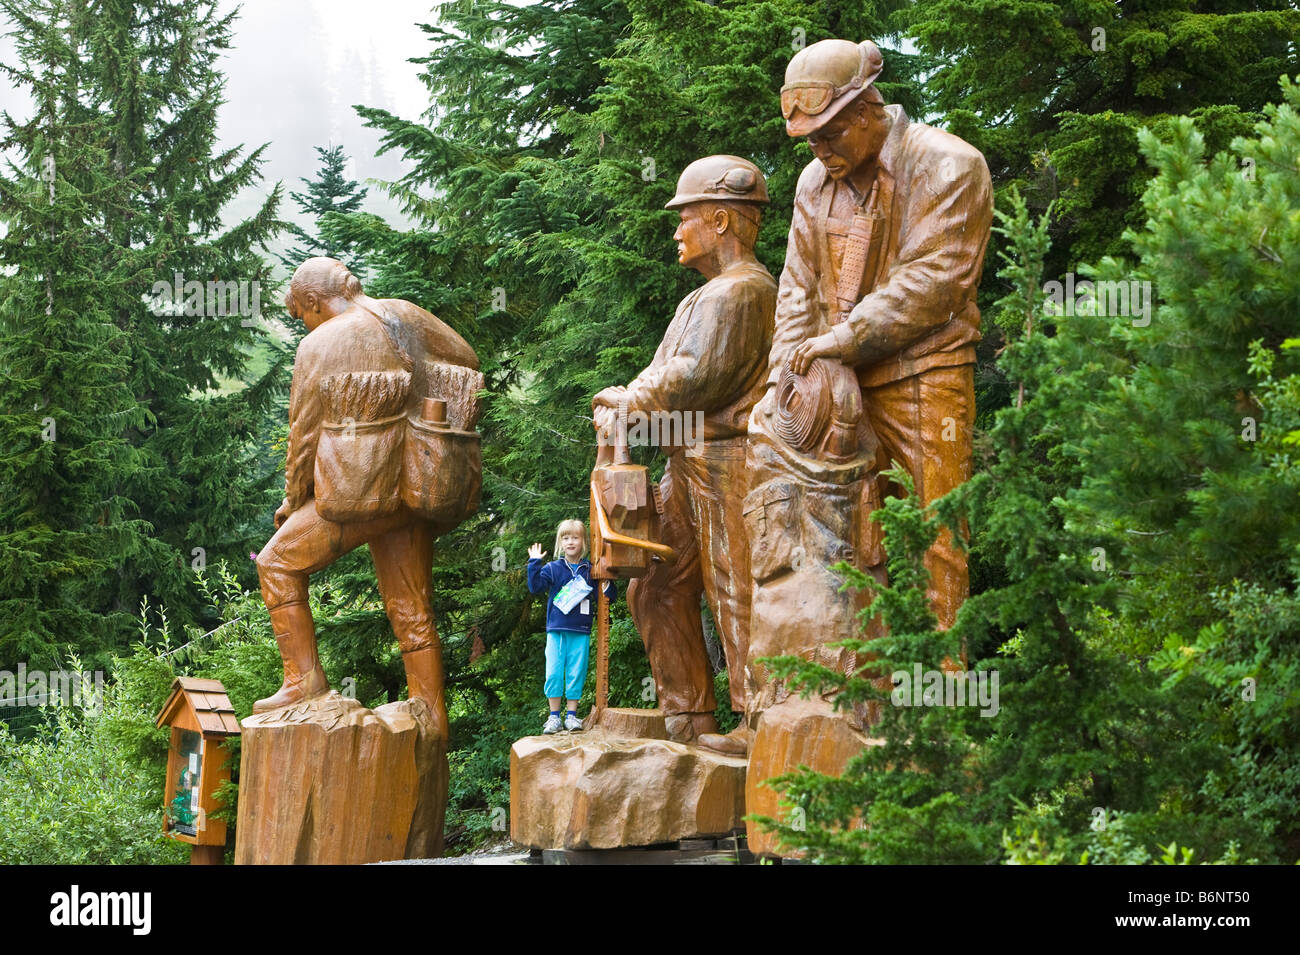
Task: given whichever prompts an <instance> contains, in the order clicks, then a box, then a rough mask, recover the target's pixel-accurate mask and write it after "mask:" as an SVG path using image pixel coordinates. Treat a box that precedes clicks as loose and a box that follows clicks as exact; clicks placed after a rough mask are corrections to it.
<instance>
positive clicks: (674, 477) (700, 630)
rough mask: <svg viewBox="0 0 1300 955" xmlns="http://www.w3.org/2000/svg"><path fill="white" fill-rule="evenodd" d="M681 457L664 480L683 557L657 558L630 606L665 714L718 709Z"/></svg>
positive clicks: (668, 537)
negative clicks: (670, 561)
mask: <svg viewBox="0 0 1300 955" xmlns="http://www.w3.org/2000/svg"><path fill="white" fill-rule="evenodd" d="M680 459H681V455H680V454H676V455H673V457H672V458H671V459H669V461H668V466H667V468H665V470H664V476H663V480H662V481H660V483H659V493H660V496H661V498H662V500H663V508H664V513H663V518H662V520H661V522H660V533H661V536H662V542H663V543H665V544H667V545H668V546H670V547H671V548H672V549H673V550H674V551H675V552H676V553H677V562H676V563H674V564H665V563H659V562H655V563H653V564H652V565H651V567H650V570H649V572H648V573H646V574H645V575H644V576H642V577H637V578H635V579H634V580H633V581H632V583H631V584H630V585H629V586H628V590H627V604H628V609H629V610H630V611H631V612H632V620H633V622H634V623H636V627H637V630H638V631H639V632H640V633H641V639H642V640H644V641H645V649H646V656H647V657H649V659H650V672H651V673H652V674H653V675H654V680H655V689H656V692H657V693H658V702H659V707H660V709H661V710H662V711H663V712H664V715H665V716H673V715H676V714H679V713H712V712H713V710H714V708H715V707H716V705H717V704H716V701H715V699H714V696H713V671H712V669H711V668H710V666H709V654H708V651H707V649H706V648H705V645H704V626H703V624H702V622H701V621H700V595H701V594H702V593H703V592H704V580H703V577H702V574H701V570H700V549H699V543H698V541H697V538H696V535H695V528H694V527H693V526H692V521H691V506H690V497H689V495H690V490H689V488H688V486H687V484H686V481H685V480H684V479H683V478H682V477H681V476H680V475H679V474H678V469H679V468H680V464H679V461H680Z"/></svg>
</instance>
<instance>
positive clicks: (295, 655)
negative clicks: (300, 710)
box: [253, 633, 330, 713]
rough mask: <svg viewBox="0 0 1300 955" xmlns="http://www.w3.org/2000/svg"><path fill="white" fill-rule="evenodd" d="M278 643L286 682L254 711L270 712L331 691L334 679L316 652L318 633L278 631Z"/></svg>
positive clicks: (257, 704) (276, 637)
mask: <svg viewBox="0 0 1300 955" xmlns="http://www.w3.org/2000/svg"><path fill="white" fill-rule="evenodd" d="M275 642H276V643H277V644H279V646H280V657H281V659H283V661H284V682H283V683H281V684H280V689H279V690H278V691H277V692H276V693H275V694H274V695H272V696H268V697H267V698H266V699H264V700H258V701H257V702H256V703H254V704H253V712H254V713H269V712H270V711H271V710H278V709H280V708H281V707H283V706H292V705H293V704H294V703H301V702H303V701H304V700H311V699H315V698H316V697H318V696H324V695H325V694H326V693H328V692H329V690H330V682H329V680H327V679H326V678H325V671H324V670H322V669H321V665H320V657H319V656H317V655H316V635H315V634H314V633H309V634H305V635H299V634H294V633H284V634H279V633H278V634H276V635H275Z"/></svg>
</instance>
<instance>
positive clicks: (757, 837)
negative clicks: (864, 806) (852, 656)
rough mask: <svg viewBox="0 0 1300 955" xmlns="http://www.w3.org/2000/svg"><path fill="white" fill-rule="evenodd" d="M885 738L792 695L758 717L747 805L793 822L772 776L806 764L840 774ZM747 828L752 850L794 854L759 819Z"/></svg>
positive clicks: (821, 704)
mask: <svg viewBox="0 0 1300 955" xmlns="http://www.w3.org/2000/svg"><path fill="white" fill-rule="evenodd" d="M883 742H884V741H883V740H879V739H873V738H872V737H869V736H867V735H865V734H864V733H862V732H860V731H859V730H856V729H854V728H853V726H852V725H850V722H849V720H848V719H847V718H846V717H845V715H844V714H843V713H836V712H835V711H834V710H833V709H832V708H831V705H830V704H829V703H827V702H826V701H824V700H820V699H817V698H813V699H810V700H804V699H800V698H799V697H796V696H792V697H789V698H787V699H786V700H785V701H784V702H782V703H779V704H777V705H776V706H772V707H769V708H768V709H766V710H764V711H763V714H762V715H761V716H760V717H759V720H758V728H757V730H756V732H755V733H754V740H753V743H752V744H751V745H750V749H749V776H748V779H747V780H746V781H745V805H746V806H747V807H748V810H749V812H750V813H753V814H756V815H761V816H768V817H770V818H772V819H780V820H782V821H784V822H792V821H793V820H791V819H790V816H789V812H790V811H789V810H787V809H782V808H781V806H780V795H779V794H778V793H777V791H776V790H774V789H772V788H771V787H770V786H768V785H767V784H766V781H767V780H769V779H772V778H773V777H775V776H781V775H783V774H785V773H793V772H796V771H797V770H798V769H799V767H801V766H807V767H808V768H809V769H813V770H816V771H817V772H820V773H826V774H828V775H831V776H839V775H842V774H843V773H844V768H845V767H846V766H847V765H848V763H849V760H851V759H852V758H853V757H854V756H856V755H858V754H859V753H861V752H862V751H863V750H864V749H865V748H866V747H868V746H880V745H882V744H883ZM745 826H746V832H747V834H748V836H749V848H750V851H751V852H753V853H754V854H755V855H759V856H778V855H784V856H786V857H793V854H792V853H790V852H788V851H784V850H781V849H780V846H779V844H778V842H777V838H776V836H775V835H773V834H771V833H768V832H765V831H764V830H763V829H762V827H761V826H759V825H758V824H757V823H754V822H747V823H746V824H745Z"/></svg>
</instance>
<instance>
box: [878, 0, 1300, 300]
mask: <svg viewBox="0 0 1300 955" xmlns="http://www.w3.org/2000/svg"><path fill="white" fill-rule="evenodd" d="M899 22H900V23H901V24H903V25H904V26H905V28H906V29H907V31H908V32H909V33H910V34H911V35H913V36H915V37H916V39H917V44H918V46H919V47H920V49H921V51H922V52H923V53H925V54H928V55H929V56H931V57H933V58H934V59H935V60H937V61H938V62H939V63H940V64H942V65H941V66H940V68H939V69H938V70H936V71H935V72H934V74H933V75H932V76H931V78H930V89H931V91H932V92H933V94H934V100H933V104H932V105H933V107H934V108H935V109H936V110H937V111H938V112H939V114H940V115H941V116H943V117H944V121H945V122H946V124H947V125H948V127H949V128H950V129H951V130H952V131H953V132H954V133H956V134H957V135H959V136H961V137H963V138H964V139H967V140H968V141H969V142H971V143H972V144H973V145H975V146H976V147H977V148H978V149H980V150H981V151H982V152H983V153H984V155H985V158H986V159H987V160H988V164H989V170H990V171H991V172H992V174H993V181H994V184H995V185H996V186H997V187H998V188H999V190H1002V189H1006V188H1008V187H1009V186H1011V185H1017V186H1018V187H1019V188H1020V189H1021V191H1022V193H1023V194H1025V195H1026V197H1027V198H1028V199H1029V200H1030V203H1031V206H1033V207H1035V208H1037V209H1039V210H1041V209H1042V208H1045V207H1046V205H1047V203H1048V202H1050V201H1052V200H1056V211H1057V215H1058V217H1059V218H1058V219H1057V221H1056V222H1055V223H1054V226H1053V240H1054V246H1055V249H1056V251H1055V252H1054V254H1053V255H1052V257H1051V259H1050V260H1049V262H1048V270H1047V273H1046V274H1047V275H1048V276H1049V277H1050V276H1053V275H1061V274H1063V273H1064V272H1066V271H1068V270H1069V269H1070V268H1071V267H1072V265H1073V263H1076V262H1095V261H1097V260H1099V259H1100V258H1101V257H1102V256H1104V255H1115V254H1122V253H1123V252H1124V251H1125V249H1124V244H1123V239H1122V236H1123V233H1124V230H1125V229H1126V228H1138V227H1140V226H1141V224H1142V217H1143V214H1142V208H1141V201H1140V200H1141V197H1142V192H1143V189H1144V187H1145V185H1146V182H1147V180H1148V178H1149V171H1148V170H1147V169H1146V168H1144V166H1143V163H1142V156H1141V152H1140V150H1139V148H1138V133H1139V131H1140V130H1141V129H1145V128H1150V129H1152V130H1153V131H1155V132H1156V133H1157V134H1158V135H1164V134H1165V133H1166V132H1167V129H1168V122H1169V119H1170V117H1172V116H1176V115H1179V114H1185V115H1188V116H1191V117H1193V118H1194V119H1195V121H1196V124H1197V126H1198V128H1199V129H1200V130H1201V132H1202V135H1204V136H1205V137H1207V141H1208V143H1209V145H1210V148H1211V150H1212V151H1217V150H1219V149H1222V148H1224V147H1226V146H1227V144H1228V143H1229V141H1230V140H1231V139H1232V137H1233V136H1236V135H1240V134H1243V133H1246V132H1248V131H1249V129H1250V125H1251V123H1252V122H1254V121H1255V120H1256V119H1259V118H1260V117H1261V115H1262V114H1261V110H1262V109H1263V107H1264V105H1265V104H1266V103H1269V102H1273V101H1275V100H1276V92H1277V88H1276V81H1277V77H1278V76H1279V75H1280V74H1282V73H1292V72H1295V71H1296V70H1297V69H1300V55H1298V54H1297V52H1296V50H1297V48H1296V45H1295V44H1296V40H1297V39H1300V11H1297V10H1296V9H1295V5H1294V4H1293V3H1289V2H1288V0H1230V2H1223V0H1174V2H1170V3H1157V4H1150V3H1147V4H1136V5H1135V4H1125V5H1119V4H1115V3H1110V2H1102V0H1057V2H1048V3H1039V2H1033V3H1028V2H1024V0H992V2H987V3H980V4H970V3H966V2H965V0H918V2H917V3H915V4H913V5H911V7H910V9H908V10H907V11H905V12H904V13H902V14H900V21H899ZM992 258H993V256H990V259H992Z"/></svg>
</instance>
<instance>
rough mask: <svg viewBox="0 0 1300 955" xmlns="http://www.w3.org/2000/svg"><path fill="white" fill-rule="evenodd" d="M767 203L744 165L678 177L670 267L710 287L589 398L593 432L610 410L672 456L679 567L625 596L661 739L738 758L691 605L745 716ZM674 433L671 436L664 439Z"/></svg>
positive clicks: (666, 501)
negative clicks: (649, 357) (749, 440)
mask: <svg viewBox="0 0 1300 955" xmlns="http://www.w3.org/2000/svg"><path fill="white" fill-rule="evenodd" d="M766 202H767V183H766V181H765V180H764V178H763V174H762V172H761V171H759V169H758V167H757V166H755V165H754V164H753V163H751V162H749V161H748V160H745V159H740V158H738V157H736V156H708V157H705V158H704V159H699V160H696V161H695V162H693V163H691V164H690V165H689V166H687V167H686V169H685V170H683V172H682V174H681V177H680V178H679V179H678V182H677V193H676V195H675V196H674V197H673V199H672V200H671V201H670V202H669V203H668V205H667V208H669V209H679V210H680V213H681V224H680V225H679V226H678V228H677V232H676V234H675V235H674V239H676V240H677V249H678V261H679V262H680V263H681V264H682V265H684V266H686V267H687V268H692V269H695V270H696V271H698V272H699V273H700V274H702V275H703V276H704V277H705V278H706V279H708V281H707V282H706V283H705V284H704V285H702V286H700V287H699V288H698V289H696V290H695V291H694V292H692V293H691V294H690V295H688V296H687V297H686V298H685V299H683V300H682V302H681V304H680V305H678V307H677V314H676V315H675V316H674V317H673V320H672V322H671V323H670V324H669V326H668V330H667V331H666V332H665V334H664V338H663V341H662V342H660V344H659V348H658V350H657V351H656V352H655V356H654V360H653V361H652V362H651V363H650V365H649V366H648V367H647V368H645V369H644V370H643V371H642V372H641V373H640V374H639V375H637V376H636V378H635V379H633V380H632V381H631V382H630V383H629V384H628V385H627V387H626V388H622V387H613V388H606V389H605V390H604V391H602V392H601V393H600V394H598V395H596V397H595V399H594V400H593V402H592V404H593V408H594V410H595V412H596V420H597V425H598V427H600V428H601V429H602V430H606V431H608V430H609V429H610V428H612V427H613V426H614V421H613V419H614V415H615V412H616V411H617V410H618V409H619V408H620V407H621V408H623V409H625V413H627V414H633V415H640V416H643V419H644V418H646V417H648V418H649V419H650V420H651V421H652V422H657V423H658V424H659V425H660V427H657V428H652V429H651V433H652V434H657V436H658V438H659V439H660V440H659V443H660V445H661V446H663V450H664V451H665V452H666V453H667V454H668V455H669V457H668V465H667V467H666V468H665V470H664V476H663V480H662V482H661V483H660V486H659V492H660V493H659V498H660V503H661V505H662V515H661V520H660V532H661V536H660V538H659V540H660V541H661V542H662V543H664V544H667V545H668V546H670V547H671V548H672V550H673V551H674V552H675V554H676V555H677V560H676V562H675V563H673V564H669V563H667V562H657V563H655V564H654V565H653V566H651V568H650V569H649V571H648V572H646V573H645V574H644V575H643V576H639V577H637V578H636V579H635V580H634V581H633V583H632V584H631V586H630V587H629V588H628V594H627V600H628V607H629V608H630V610H631V612H632V619H633V620H634V621H635V622H636V625H637V629H638V630H639V631H640V633H641V636H642V638H643V639H644V640H645V644H646V652H647V654H648V656H649V658H650V670H651V673H652V674H653V675H654V679H655V684H656V690H657V693H658V701H659V707H660V709H661V710H662V711H663V713H664V716H665V719H666V722H667V725H668V732H669V736H670V737H671V738H672V739H675V740H681V741H689V740H693V739H698V740H699V741H700V742H701V743H702V744H703V745H705V746H709V747H711V748H714V749H717V750H719V751H720V752H727V753H732V754H738V755H743V754H744V752H745V750H746V748H747V746H748V736H747V730H746V727H745V726H744V724H742V725H741V726H740V727H739V728H738V729H737V731H736V732H735V733H733V734H732V735H730V736H728V737H724V736H719V735H718V734H717V728H718V727H717V723H716V721H715V719H714V716H713V711H714V708H715V706H716V703H715V701H714V698H713V678H712V669H711V667H710V665H709V658H708V654H707V651H706V648H705V643H704V632H703V628H702V624H701V620H700V596H701V595H704V597H705V598H706V599H707V600H708V604H709V609H710V610H711V611H712V613H713V619H714V620H715V621H716V623H717V626H718V634H719V637H720V639H721V642H722V647H723V653H724V655H725V657H726V661H727V674H728V677H729V679H730V690H731V706H732V709H733V710H737V711H743V710H744V708H745V685H746V677H745V662H746V658H747V656H748V644H749V617H750V586H751V585H750V574H749V566H748V561H747V559H746V558H747V556H748V553H747V550H748V548H747V547H746V537H745V525H744V518H743V515H742V514H741V503H742V501H743V499H744V496H745V490H746V487H747V480H746V474H745V431H746V427H747V425H748V421H749V415H750V411H751V410H752V409H753V407H754V403H755V402H756V401H757V400H758V398H759V396H760V395H761V394H762V390H763V384H764V380H765V375H766V370H767V368H766V356H767V352H768V348H769V346H770V342H771V336H772V317H773V313H774V310H775V307H776V282H775V281H774V280H773V279H772V276H771V274H770V273H769V272H768V271H767V269H766V268H764V267H763V265H762V264H761V263H760V262H759V261H758V260H757V259H756V258H755V257H754V240H755V239H756V238H757V236H758V226H759V221H760V217H761V207H762V205H763V204H764V203H766ZM697 421H698V422H699V423H700V425H701V426H702V427H700V429H699V432H700V433H698V434H697V433H695V428H694V422H697ZM687 424H690V425H691V433H690V434H689V435H688V434H686V430H687V428H686V425H687ZM674 425H677V426H678V427H679V433H678V434H677V435H670V437H669V439H668V440H665V439H664V432H665V431H671V428H672V427H673V426H674Z"/></svg>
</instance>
